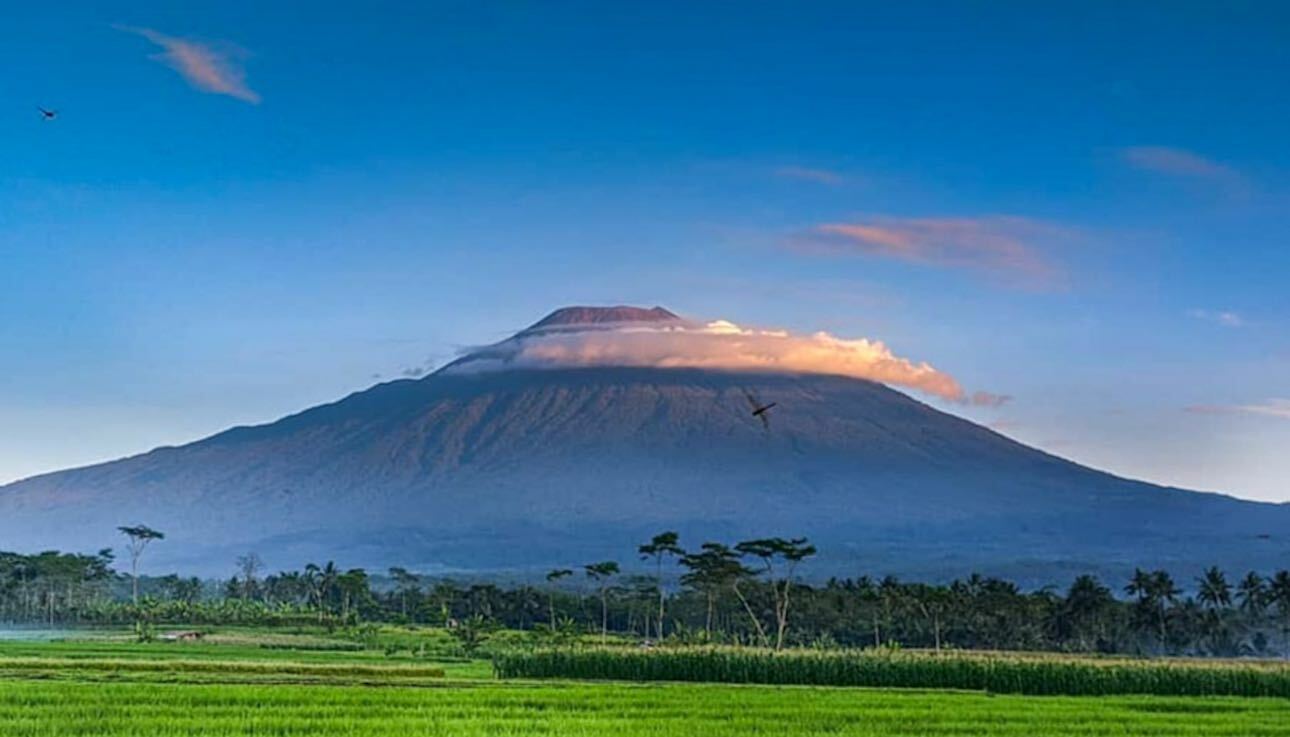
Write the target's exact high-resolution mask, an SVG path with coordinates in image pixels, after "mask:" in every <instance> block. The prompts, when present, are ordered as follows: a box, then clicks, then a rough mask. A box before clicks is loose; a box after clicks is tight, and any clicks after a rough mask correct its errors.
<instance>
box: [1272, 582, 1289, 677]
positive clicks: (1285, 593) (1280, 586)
mask: <svg viewBox="0 0 1290 737" xmlns="http://www.w3.org/2000/svg"><path fill="white" fill-rule="evenodd" d="M1268 601H1269V602H1271V603H1272V605H1273V606H1275V607H1276V608H1277V614H1278V615H1280V617H1281V649H1282V651H1283V652H1284V654H1285V657H1286V659H1287V660H1290V571H1277V572H1276V575H1274V576H1273V577H1272V580H1271V581H1270V582H1269V583H1268Z"/></svg>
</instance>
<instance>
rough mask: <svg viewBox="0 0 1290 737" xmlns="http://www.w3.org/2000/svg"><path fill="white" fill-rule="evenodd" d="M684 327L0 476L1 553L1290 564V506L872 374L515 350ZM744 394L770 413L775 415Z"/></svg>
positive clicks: (653, 318) (477, 560)
mask: <svg viewBox="0 0 1290 737" xmlns="http://www.w3.org/2000/svg"><path fill="white" fill-rule="evenodd" d="M684 323H685V321H684V320H682V318H680V317H678V316H677V315H675V314H673V313H671V312H669V311H667V310H664V309H662V308H653V309H640V308H632V307H614V308H588V307H575V308H566V309H562V310H558V311H556V312H554V313H552V314H551V315H549V316H548V317H546V318H544V319H543V320H541V321H539V322H538V323H536V324H535V325H533V326H532V327H530V328H528V329H527V330H525V331H522V332H521V333H519V334H517V335H516V336H515V337H514V338H512V339H511V340H510V341H504V342H503V343H501V344H498V345H496V346H491V347H488V348H484V349H481V350H479V351H474V352H472V353H470V354H468V355H465V356H463V357H462V358H460V359H458V360H457V361H455V362H453V363H452V364H449V365H448V366H446V367H444V368H443V369H441V370H440V371H438V372H436V373H434V374H431V375H429V376H427V377H425V378H421V379H417V380H400V381H392V382H389V383H383V384H379V385H376V386H373V387H371V388H369V389H367V390H364V391H361V392H358V393H355V394H352V395H350V396H349V397H346V398H344V399H342V400H340V401H338V402H335V403H333V404H327V405H323V406H319V407H314V408H312V409H308V410H306V411H304V412H301V413H299V414H295V415H292V416H289V417H285V418H283V419H281V420H278V421H276V422H273V423H270V424H266V425H261V426H254V427H238V428H234V429H231V430H228V431H226V432H222V433H220V434H218V435H214V436H212V437H209V438H206V439H204V440H200V441H197V442H194V443H191V444H189V445H185V446H182V447H166V448H158V449H156V450H153V451H151V452H148V453H144V454H142V455H138V456H134V457H131V458H126V459H123V460H118V461H113V462H110V463H104V464H100V465H96V466H90V467H86V468H79V469H73V470H67V471H61V472H57V473H51V474H47V475H43V476H38V477H34V478H31V479H27V480H24V481H19V482H16V483H13V484H10V485H7V486H4V487H0V548H6V549H13V548H16V549H27V550H38V549H49V548H64V549H77V550H92V549H97V548H99V547H106V546H112V545H118V544H119V542H120V541H119V539H118V537H119V536H118V535H117V534H116V533H115V527H116V526H117V525H120V524H127V523H135V522H146V523H147V524H149V525H151V526H153V527H156V528H158V529H161V530H163V531H165V532H166V533H167V538H166V540H165V541H164V543H162V544H158V545H157V546H155V547H154V548H152V549H151V550H150V551H149V556H150V561H151V563H152V564H153V565H154V566H156V567H157V568H158V569H162V568H166V569H169V568H175V567H181V568H184V569H185V570H189V571H197V572H225V571H226V570H227V569H228V568H229V566H230V564H231V561H232V560H233V556H235V555H237V554H239V553H245V552H248V551H255V552H258V553H259V554H260V555H261V556H262V557H263V558H264V559H265V560H267V561H268V562H269V564H270V565H271V566H274V567H279V566H280V567H295V566H299V565H302V564H303V563H304V562H306V561H308V560H325V559H335V560H337V561H338V562H341V563H342V564H343V565H347V566H348V565H365V566H370V567H382V566H386V565H402V566H407V567H414V568H417V569H419V570H423V571H427V572H432V571H459V570H466V571H475V572H501V571H507V572H513V573H520V574H527V573H532V572H536V571H543V570H545V569H546V568H549V567H551V566H554V565H573V564H579V563H583V562H587V561H592V560H600V559H606V558H610V559H612V558H617V559H619V560H624V561H628V560H632V559H633V558H634V551H635V548H636V545H637V544H639V543H640V542H642V541H644V540H646V539H648V537H649V536H650V535H652V534H655V533H657V532H659V531H662V530H665V529H674V530H677V531H679V532H680V533H681V536H682V542H683V544H691V545H695V546H697V545H698V543H700V542H703V541H707V540H722V541H728V542H730V541H736V540H739V539H743V538H746V537H749V536H767V535H783V536H795V537H796V536H808V537H810V538H811V539H812V541H813V542H815V543H816V544H817V545H818V546H819V548H820V550H821V555H820V557H819V558H818V560H817V561H813V562H812V564H811V568H812V570H813V571H814V572H815V573H816V574H817V575H824V574H826V573H827V574H840V575H858V574H861V573H873V574H886V573H896V574H901V575H905V576H914V577H924V578H933V579H939V578H946V577H949V576H954V575H962V574H964V573H967V572H970V571H980V572H983V573H991V574H996V575H1006V576H1010V577H1013V578H1014V579H1016V580H1019V581H1022V582H1029V583H1033V584H1044V583H1052V582H1058V581H1061V580H1064V579H1067V578H1069V577H1070V576H1072V575H1074V574H1076V573H1083V572H1097V573H1102V574H1103V575H1109V576H1119V575H1123V574H1124V573H1125V572H1127V571H1128V570H1131V569H1132V568H1133V567H1134V566H1152V567H1164V568H1167V569H1171V570H1176V571H1179V572H1182V573H1186V574H1193V573H1195V572H1196V571H1198V570H1199V569H1200V568H1201V567H1202V566H1208V565H1214V564H1218V565H1222V566H1226V567H1229V568H1233V569H1238V570H1245V569H1246V568H1266V567H1270V566H1272V565H1275V564H1277V563H1281V564H1284V561H1285V559H1286V557H1287V554H1288V553H1290V544H1287V538H1286V537H1285V535H1284V532H1283V531H1284V530H1286V529H1290V506H1286V505H1273V504H1264V503H1256V502H1249V501H1242V500H1238V499H1235V498H1232V497H1228V496H1223V495H1219V494H1210V493H1199V492H1191V491H1184V490H1180V489H1173V488H1165V487H1160V486H1155V485H1152V484H1148V483H1143V482H1139V481H1133V480H1128V479H1123V478H1119V477H1116V476H1113V475H1110V474H1107V473H1103V472H1100V471H1096V470H1093V469H1090V468H1086V467H1083V466H1080V465H1078V464H1075V463H1072V462H1070V461H1067V460H1064V459H1061V458H1058V457H1055V456H1053V455H1049V454H1047V453H1044V452H1042V451H1040V450H1036V449H1034V448H1030V447H1027V446H1025V445H1022V444H1020V443H1017V442H1015V441H1013V440H1010V439H1009V438H1007V437H1004V436H1002V435H1000V434H998V433H995V432H993V431H991V430H989V429H986V428H984V427H981V426H979V425H976V424H973V423H971V422H969V421H967V420H965V419H962V418H959V417H957V416H954V415H952V414H949V413H946V412H942V411H939V410H937V409H934V408H933V407H931V406H929V405H927V404H925V403H923V402H920V401H917V400H915V399H913V398H911V397H910V396H907V395H906V394H904V393H902V392H899V391H896V390H894V389H892V388H889V387H888V386H885V385H883V384H881V383H877V382H874V381H868V380H864V379H859V378H852V377H847V376H838V375H828V374H812V373H791V372H785V371H764V372H759V371H750V370H740V371H723V370H714V369H703V368H692V367H657V366H603V365H579V366H563V367H551V366H542V367H534V366H531V365H527V364H524V363H521V362H515V361H512V360H511V357H513V356H514V355H515V351H514V345H515V341H523V340H525V339H529V338H532V337H533V336H535V335H542V334H547V333H551V332H557V333H563V332H577V331H585V330H613V329H622V326H624V325H625V326H627V328H628V329H632V328H633V326H641V325H650V326H653V327H655V328H659V329H667V327H668V326H670V325H682V324H684ZM482 366H486V367H487V370H478V369H479V368H480V367H482ZM750 395H751V396H755V397H758V398H761V399H763V400H765V401H766V402H774V403H775V405H776V406H775V407H774V408H773V409H772V410H771V411H770V425H769V428H767V427H765V426H763V424H762V422H761V418H759V417H754V416H752V414H751V412H750V411H749V406H748V401H747V398H748V396H750Z"/></svg>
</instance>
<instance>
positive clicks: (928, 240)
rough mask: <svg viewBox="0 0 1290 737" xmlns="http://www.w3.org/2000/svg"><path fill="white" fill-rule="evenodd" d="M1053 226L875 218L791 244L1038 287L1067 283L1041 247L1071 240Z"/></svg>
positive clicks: (1012, 220) (825, 228)
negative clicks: (965, 272) (961, 271)
mask: <svg viewBox="0 0 1290 737" xmlns="http://www.w3.org/2000/svg"><path fill="white" fill-rule="evenodd" d="M1069 235H1070V231H1068V230H1066V229H1064V228H1060V227H1058V226H1055V225H1052V224H1050V223H1045V222H1041V221H1038V220H1032V219H1030V218H1022V217H1013V216H989V217H977V218H969V217H961V218H895V217H870V218H864V219H860V220H853V221H850V222H837V223H824V224H822V225H817V226H815V227H814V228H812V229H811V230H810V231H808V232H806V233H803V234H799V235H798V236H796V237H795V238H793V239H791V241H790V243H791V245H793V246H794V247H796V248H798V249H799V250H808V251H819V252H824V253H832V254H861V255H866V256H878V257H883V258H891V259H896V260H900V261H907V262H910V263H916V264H925V265H928V266H937V267H945V268H962V269H970V270H973V271H978V272H982V273H986V274H989V275H991V276H994V277H996V278H999V279H1002V280H1004V281H1009V282H1015V283H1021V284H1025V285H1028V286H1033V287H1053V286H1056V285H1058V284H1060V282H1061V273H1060V270H1059V269H1058V268H1057V267H1056V266H1054V265H1053V264H1052V263H1050V262H1049V261H1048V259H1047V258H1045V256H1043V255H1042V254H1041V252H1040V249H1039V247H1038V244H1040V243H1047V242H1051V241H1054V240H1058V239H1065V238H1068V237H1069Z"/></svg>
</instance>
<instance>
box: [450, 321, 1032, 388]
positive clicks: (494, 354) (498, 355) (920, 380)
mask: <svg viewBox="0 0 1290 737" xmlns="http://www.w3.org/2000/svg"><path fill="white" fill-rule="evenodd" d="M571 366H572V367H585V366H634V367H655V368H697V369H711V370H722V371H752V372H774V373H781V372H782V373H815V374H835V375H840V376H849V377H852V378H857V379H868V380H870V381H878V382H882V383H884V384H891V385H894V386H899V387H904V388H908V389H914V390H917V391H920V392H923V393H926V394H930V395H932V396H935V397H940V398H941V399H945V400H948V401H951V402H957V403H961V404H972V405H977V406H987V407H997V406H999V405H1000V404H1002V403H1003V402H1006V401H1008V399H1009V397H1006V396H1000V395H995V394H990V393H988V392H976V393H974V394H968V393H967V392H966V391H964V389H963V387H962V386H960V385H959V382H958V381H956V380H955V379H954V377H952V376H950V375H949V374H947V373H945V372H943V371H940V370H938V369H936V368H935V367H933V366H931V365H930V364H928V363H926V362H921V361H912V360H910V359H907V358H903V357H900V356H897V355H895V354H894V353H892V351H891V350H890V349H889V348H888V347H887V346H886V345H885V344H883V343H882V342H881V341H877V340H870V339H868V338H854V339H848V338H839V337H837V336H834V335H831V334H829V333H826V332H816V333H811V334H809V335H797V334H793V333H789V332H787V331H784V330H767V329H758V328H747V327H742V326H739V325H736V324H734V323H732V322H728V321H726V320H714V321H711V322H705V323H694V322H688V321H675V322H666V323H661V324H641V323H624V324H620V325H616V326H614V327H612V328H609V329H606V328H604V327H603V326H597V328H596V329H585V330H568V329H562V330H560V331H542V332H536V333H521V334H520V335H518V336H516V337H514V338H512V339H510V340H507V341H504V342H502V343H499V344H496V345H493V346H489V347H488V348H484V349H480V350H478V351H475V352H472V353H471V354H469V355H468V358H467V359H465V360H463V361H462V362H459V363H458V364H456V365H455V366H454V367H452V368H451V369H449V370H451V371H469V370H496V369H504V368H560V367H571Z"/></svg>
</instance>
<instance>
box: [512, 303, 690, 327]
mask: <svg viewBox="0 0 1290 737" xmlns="http://www.w3.org/2000/svg"><path fill="white" fill-rule="evenodd" d="M680 319H681V318H680V317H679V316H678V315H676V314H675V313H673V312H671V311H670V310H666V309H664V308H662V307H657V306H655V307H651V308H648V309H647V308H645V307H633V306H631V305H614V306H612V307H588V306H584V305H575V306H571V307H561V308H560V309H558V310H556V311H555V312H552V313H551V314H549V315H547V316H546V317H544V318H542V319H541V320H538V321H537V322H535V323H533V325H531V326H530V327H529V328H528V330H525V331H524V332H526V333H528V332H533V331H540V330H548V329H551V328H557V329H558V328H569V327H575V326H579V325H609V324H614V323H625V322H675V321H678V320H680Z"/></svg>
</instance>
